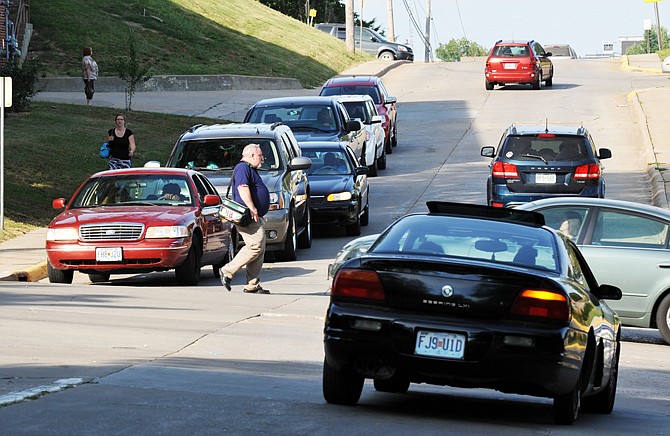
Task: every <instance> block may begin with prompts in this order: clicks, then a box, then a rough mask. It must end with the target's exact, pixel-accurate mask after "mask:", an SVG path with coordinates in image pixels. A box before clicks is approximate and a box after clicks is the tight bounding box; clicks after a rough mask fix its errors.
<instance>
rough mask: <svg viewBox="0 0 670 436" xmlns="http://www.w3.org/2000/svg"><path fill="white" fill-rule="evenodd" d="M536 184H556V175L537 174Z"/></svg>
mask: <svg viewBox="0 0 670 436" xmlns="http://www.w3.org/2000/svg"><path fill="white" fill-rule="evenodd" d="M535 183H556V174H554V173H537V174H535Z"/></svg>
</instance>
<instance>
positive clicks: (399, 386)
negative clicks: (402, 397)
mask: <svg viewBox="0 0 670 436" xmlns="http://www.w3.org/2000/svg"><path fill="white" fill-rule="evenodd" d="M374 385H375V390H377V391H378V392H388V393H391V394H406V393H407V391H408V390H409V380H408V379H406V378H405V377H402V376H399V375H397V374H396V375H394V376H393V377H391V378H387V379H377V378H376V379H374Z"/></svg>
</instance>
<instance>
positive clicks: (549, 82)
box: [544, 72, 554, 86]
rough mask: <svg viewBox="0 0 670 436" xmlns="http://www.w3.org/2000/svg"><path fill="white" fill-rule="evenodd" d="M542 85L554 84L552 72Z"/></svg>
mask: <svg viewBox="0 0 670 436" xmlns="http://www.w3.org/2000/svg"><path fill="white" fill-rule="evenodd" d="M544 86H554V73H553V72H552V73H551V74H550V75H549V78H548V79H547V80H545V81H544Z"/></svg>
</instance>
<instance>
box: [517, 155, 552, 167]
mask: <svg viewBox="0 0 670 436" xmlns="http://www.w3.org/2000/svg"><path fill="white" fill-rule="evenodd" d="M521 156H523V157H530V158H533V159H537V160H541V161H542V162H544V164H545V165H548V164H549V162H548V161H547V159H545V158H543V157H542V156H540V155H537V154H522V155H521Z"/></svg>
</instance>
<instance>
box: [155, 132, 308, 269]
mask: <svg viewBox="0 0 670 436" xmlns="http://www.w3.org/2000/svg"><path fill="white" fill-rule="evenodd" d="M251 143H255V144H259V145H260V146H261V150H263V158H264V161H263V164H262V165H261V167H260V168H259V170H258V171H259V173H260V175H261V178H262V179H263V183H265V185H266V186H267V187H268V190H269V191H270V210H269V212H268V213H267V214H266V215H265V219H266V223H265V225H264V228H265V233H266V236H267V246H266V251H267V252H272V253H273V254H274V256H275V257H276V258H277V260H280V261H290V260H295V259H296V257H297V248H298V247H300V248H309V247H311V245H312V225H311V218H310V213H309V200H308V199H309V194H310V192H309V180H308V179H307V173H306V172H305V171H304V170H306V169H307V168H309V167H310V165H311V162H310V160H309V159H308V158H305V157H303V156H302V152H301V150H300V147H299V146H298V142H297V141H296V139H295V137H294V136H293V133H292V132H291V129H290V128H289V127H288V126H285V125H282V124H275V125H270V124H213V125H208V126H206V125H197V126H193V127H191V128H190V129H188V130H187V131H186V132H184V133H183V134H182V135H181V136H180V137H179V139H178V140H177V143H176V144H175V145H174V148H173V149H172V152H171V153H170V156H169V158H168V161H167V164H166V166H168V167H176V168H186V167H189V168H191V167H192V168H195V169H197V170H198V171H201V172H202V173H203V174H205V175H206V176H207V178H208V179H209V180H210V181H211V182H212V184H213V185H214V186H215V187H216V189H217V191H218V193H219V195H220V196H222V197H223V196H226V193H227V191H228V186H229V185H230V178H231V176H232V174H233V168H234V167H235V165H237V163H238V162H240V160H241V158H242V150H243V149H244V147H245V146H246V145H248V144H251ZM200 155H204V156H203V157H199V156H200ZM199 159H202V161H203V163H202V164H201V165H197V164H196V165H194V161H196V160H199ZM235 240H236V244H241V243H242V241H241V238H240V237H239V235H235Z"/></svg>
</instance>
